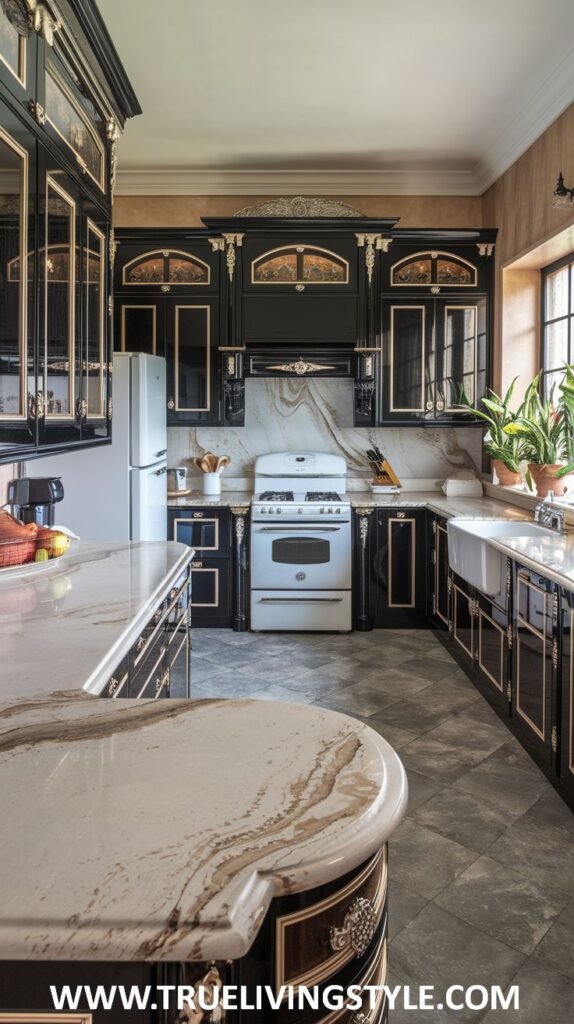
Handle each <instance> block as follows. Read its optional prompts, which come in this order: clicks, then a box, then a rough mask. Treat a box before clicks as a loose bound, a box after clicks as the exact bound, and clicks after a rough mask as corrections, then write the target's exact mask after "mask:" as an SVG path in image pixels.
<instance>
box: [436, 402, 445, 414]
mask: <svg viewBox="0 0 574 1024" xmlns="http://www.w3.org/2000/svg"><path fill="white" fill-rule="evenodd" d="M436 407H437V410H438V412H442V411H443V410H444V402H443V401H442V399H439V401H438V402H437V403H436Z"/></svg>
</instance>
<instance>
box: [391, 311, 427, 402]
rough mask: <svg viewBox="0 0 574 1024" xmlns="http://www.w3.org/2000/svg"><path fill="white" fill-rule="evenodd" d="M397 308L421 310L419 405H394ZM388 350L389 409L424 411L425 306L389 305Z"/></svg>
mask: <svg viewBox="0 0 574 1024" xmlns="http://www.w3.org/2000/svg"><path fill="white" fill-rule="evenodd" d="M397 309H419V310H421V312H422V329H423V330H422V338H421V356H422V359H421V404H420V405H419V406H415V405H412V406H409V407H408V408H403V407H402V406H398V405H395V382H394V374H393V370H394V366H395V310H397ZM390 335H391V336H390V339H389V345H390V351H389V366H390V371H391V372H390V385H391V386H390V411H391V412H424V411H425V372H426V306H420V305H418V304H416V303H415V304H413V305H406V304H405V305H400V306H391V331H390Z"/></svg>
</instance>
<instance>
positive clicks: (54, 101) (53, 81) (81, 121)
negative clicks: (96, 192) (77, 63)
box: [46, 68, 105, 190]
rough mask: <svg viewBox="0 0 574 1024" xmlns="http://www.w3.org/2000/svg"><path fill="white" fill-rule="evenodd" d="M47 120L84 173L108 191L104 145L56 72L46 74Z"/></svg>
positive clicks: (48, 70)
mask: <svg viewBox="0 0 574 1024" xmlns="http://www.w3.org/2000/svg"><path fill="white" fill-rule="evenodd" d="M46 118H47V120H48V121H49V122H50V124H51V125H52V127H53V128H54V129H55V131H56V132H57V133H58V135H59V136H60V138H61V139H63V141H64V142H65V143H66V145H68V146H69V147H70V149H71V151H72V153H73V154H74V156H75V158H76V160H77V162H78V163H79V165H80V167H81V168H82V170H83V171H85V172H86V173H87V174H89V175H90V177H91V178H93V180H94V181H95V182H96V184H97V185H98V186H99V187H100V188H101V189H102V190H103V189H104V188H105V173H104V172H105V159H104V145H103V142H102V140H101V139H100V138H99V136H98V135H97V133H96V129H95V128H94V127H93V126H92V125H91V124H90V122H89V119H88V116H87V114H86V112H85V111H84V110H82V108H81V107H80V105H79V103H78V101H77V100H76V99H75V97H74V96H73V95H72V93H71V92H70V91H69V89H68V87H67V85H65V83H64V82H63V81H62V80H60V78H59V77H57V75H56V72H55V71H54V70H53V69H51V68H50V69H47V70H46Z"/></svg>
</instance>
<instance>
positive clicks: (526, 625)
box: [512, 563, 558, 767]
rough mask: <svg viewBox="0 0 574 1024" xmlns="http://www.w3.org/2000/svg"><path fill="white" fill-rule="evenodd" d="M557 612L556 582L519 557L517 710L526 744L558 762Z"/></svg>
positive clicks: (547, 761)
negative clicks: (546, 577) (551, 581)
mask: <svg viewBox="0 0 574 1024" xmlns="http://www.w3.org/2000/svg"><path fill="white" fill-rule="evenodd" d="M557 612H558V592H557V588H556V587H555V585H554V584H552V583H550V582H549V581H548V580H547V579H545V578H544V577H543V576H540V575H539V574H538V573H536V572H533V571H532V570H530V569H526V568H524V567H523V566H520V565H517V564H516V563H515V565H514V639H513V682H512V716H513V720H514V727H515V730H516V733H517V735H519V736H520V739H521V741H522V742H523V743H524V746H525V747H526V748H527V749H528V750H529V751H530V752H531V753H532V755H533V757H535V758H536V760H537V761H539V762H540V763H541V764H542V765H543V766H552V767H554V766H555V764H556V751H557V746H558V728H557V716H558V689H557V668H558V640H557V635H556V631H555V629H554V626H555V619H556V617H557Z"/></svg>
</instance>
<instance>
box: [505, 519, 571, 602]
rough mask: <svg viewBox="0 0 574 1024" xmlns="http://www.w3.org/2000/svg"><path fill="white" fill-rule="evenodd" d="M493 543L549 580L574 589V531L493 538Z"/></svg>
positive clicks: (568, 588)
mask: <svg viewBox="0 0 574 1024" xmlns="http://www.w3.org/2000/svg"><path fill="white" fill-rule="evenodd" d="M490 543H491V544H492V545H493V547H495V548H498V550H499V551H501V552H502V553H503V555H509V556H510V557H511V558H514V559H515V560H516V561H517V562H520V563H521V564H522V565H524V566H526V567H527V568H529V569H534V571H535V572H538V573H540V575H541V576H544V577H545V578H546V579H547V580H553V581H554V583H559V584H560V586H562V587H565V588H566V589H567V590H573V589H574V531H571V532H569V533H552V532H551V531H550V530H548V535H547V536H546V535H544V536H539V537H514V538H513V537H505V538H504V539H503V540H502V539H498V538H497V539H496V540H491V541H490Z"/></svg>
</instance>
